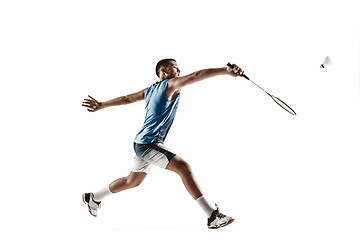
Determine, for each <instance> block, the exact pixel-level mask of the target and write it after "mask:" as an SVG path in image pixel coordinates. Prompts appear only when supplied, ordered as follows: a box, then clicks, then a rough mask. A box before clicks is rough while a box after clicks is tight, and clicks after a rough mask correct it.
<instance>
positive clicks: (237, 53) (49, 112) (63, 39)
mask: <svg viewBox="0 0 360 240" xmlns="http://www.w3.org/2000/svg"><path fill="white" fill-rule="evenodd" d="M332 2H335V1H314V0H313V1H296V2H295V1H280V0H275V1H256V0H252V1H221V2H220V1H195V0H193V1H176V2H175V1H77V0H71V1H65V0H64V1H39V0H36V1H16V0H14V1H1V3H0V34H1V37H0V43H1V44H0V78H1V88H0V91H1V92H0V97H1V105H2V106H1V112H2V114H1V151H0V157H1V168H0V169H1V175H0V180H1V181H0V184H1V188H0V189H1V191H0V194H1V219H2V220H3V221H4V220H5V221H6V222H5V225H4V223H3V224H2V227H1V228H2V232H1V234H3V235H7V237H6V239H24V238H26V239H29V238H37V239H64V238H66V239H75V238H79V237H83V238H84V239H128V238H132V239H145V238H146V239H155V238H156V239H169V238H170V239H184V238H192V239H199V238H202V239H218V238H224V239H233V238H238V239H359V237H360V233H359V226H360V217H359V216H360V207H359V203H360V193H359V183H360V174H359V172H360V171H359V170H360V164H359V159H360V158H359V157H360V154H359V120H360V112H359V106H360V104H359V103H360V86H359V55H360V50H359V49H360V48H359V46H360V40H359V39H360V38H359V35H360V27H359V26H360V21H359V17H358V15H359V13H358V7H357V5H356V1H344V0H343V1H337V2H341V4H340V3H337V4H335V3H332ZM326 56H330V58H331V59H332V60H333V65H332V66H330V67H329V68H325V69H320V68H319V66H320V64H321V63H322V61H323V60H324V59H325V57H326ZM168 57H170V58H175V59H176V60H177V62H178V64H179V67H180V69H181V70H182V74H189V73H191V72H193V71H196V70H199V69H202V68H208V67H223V66H225V64H226V63H227V62H228V61H230V62H234V63H237V64H238V65H239V66H241V67H242V68H243V69H244V70H245V73H246V74H247V75H248V76H249V77H250V78H251V79H252V80H254V81H255V82H256V83H258V84H259V85H260V86H262V87H263V88H264V89H265V90H267V91H269V92H270V93H272V94H274V95H276V96H278V97H280V98H281V99H282V100H284V101H285V102H286V103H288V104H289V105H290V106H291V107H292V108H294V110H295V111H296V112H297V114H298V115H297V116H295V117H294V116H292V115H290V114H288V113H287V112H286V111H284V110H282V109H281V108H280V107H278V106H277V105H276V104H275V103H274V102H273V101H272V100H271V99H270V98H269V97H268V96H267V95H266V94H264V93H263V92H262V91H261V90H260V89H258V88H257V87H256V86H254V85H253V84H251V83H250V82H248V81H246V80H245V79H241V78H232V77H230V76H221V77H216V78H212V79H209V80H205V81H203V82H200V83H197V84H195V85H192V86H189V87H187V88H185V89H183V92H182V93H181V102H180V105H179V109H178V114H177V118H176V120H175V121H174V124H173V127H172V129H171V131H170V133H169V135H168V138H167V141H166V145H167V146H168V147H170V148H171V149H172V150H173V151H174V152H175V153H177V154H178V155H179V156H181V157H182V158H184V159H185V160H187V161H188V162H189V163H190V165H191V166H192V168H193V171H194V173H195V176H196V178H197V180H198V182H199V184H200V185H201V187H202V190H203V191H204V194H205V196H206V197H207V198H208V200H209V201H210V202H211V203H215V202H216V203H218V205H220V210H221V211H222V212H224V213H225V214H229V215H231V216H233V217H234V218H235V222H234V223H233V224H232V225H230V226H228V227H226V228H223V229H220V230H216V231H210V230H207V228H206V217H205V215H204V213H203V212H202V210H201V209H200V208H199V206H198V205H197V204H196V202H195V201H194V200H193V199H192V198H191V197H190V195H188V193H187V192H186V190H185V188H184V187H183V185H182V183H181V181H180V179H179V178H178V176H176V175H175V174H173V173H171V172H167V171H163V170H161V169H158V168H153V170H152V171H151V173H150V174H149V175H148V176H147V178H146V179H145V180H144V182H143V184H142V185H141V186H140V187H138V188H136V189H132V190H129V191H126V192H122V193H119V194H117V195H114V196H112V197H110V198H108V199H105V200H104V201H103V204H102V205H103V207H102V209H101V212H100V216H99V217H98V218H93V217H91V216H90V215H89V213H88V212H87V210H86V207H85V205H84V204H83V203H82V200H81V194H82V193H83V192H88V191H96V190H98V189H100V188H103V187H104V186H106V185H107V184H108V183H110V182H111V181H113V180H114V179H116V178H118V177H122V176H125V175H127V174H128V173H129V170H130V167H131V163H132V159H133V156H134V152H133V149H132V141H133V138H134V137H135V134H136V133H137V132H138V131H139V129H140V127H141V125H142V122H143V118H144V109H143V108H144V105H143V104H144V103H143V102H138V103H135V104H132V105H128V106H123V107H117V108H116V107H114V108H109V109H105V110H102V111H100V112H96V113H89V112H87V111H86V110H85V108H83V107H81V102H82V100H83V98H85V97H87V95H88V94H90V95H92V96H93V97H95V98H97V99H98V100H99V101H104V100H109V99H112V98H115V97H118V96H121V95H126V94H129V93H133V92H136V91H139V90H141V89H143V88H145V87H147V86H149V85H150V84H152V83H153V82H155V81H156V80H157V77H156V75H155V70H154V68H155V65H156V63H157V61H158V60H160V59H162V58H168Z"/></svg>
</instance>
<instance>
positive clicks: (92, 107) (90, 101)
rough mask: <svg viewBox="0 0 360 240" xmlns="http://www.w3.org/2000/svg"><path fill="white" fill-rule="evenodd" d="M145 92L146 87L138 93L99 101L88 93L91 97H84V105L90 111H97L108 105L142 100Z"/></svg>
mask: <svg viewBox="0 0 360 240" xmlns="http://www.w3.org/2000/svg"><path fill="white" fill-rule="evenodd" d="M144 93H145V89H143V90H141V91H139V92H136V93H132V94H129V95H126V96H121V97H118V98H114V99H111V100H109V101H105V102H98V101H97V100H96V99H95V98H93V97H91V96H90V95H88V97H89V98H86V99H84V101H83V103H82V106H84V107H86V108H87V110H88V111H89V112H96V111H98V110H100V109H104V108H107V107H112V106H118V105H125V104H130V103H134V102H137V101H140V100H144Z"/></svg>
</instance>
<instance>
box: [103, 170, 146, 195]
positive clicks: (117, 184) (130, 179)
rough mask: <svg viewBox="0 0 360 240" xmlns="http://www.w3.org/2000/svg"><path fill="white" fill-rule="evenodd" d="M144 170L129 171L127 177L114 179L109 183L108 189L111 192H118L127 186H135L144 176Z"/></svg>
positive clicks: (127, 187)
mask: <svg viewBox="0 0 360 240" xmlns="http://www.w3.org/2000/svg"><path fill="white" fill-rule="evenodd" d="M146 175H147V174H146V173H144V172H130V174H129V175H128V176H127V177H122V178H119V179H116V180H115V181H113V182H112V183H110V184H109V189H110V191H111V192H112V193H118V192H121V191H124V190H126V189H129V188H133V187H137V186H139V185H140V183H141V182H142V181H143V180H144V178H145V177H146Z"/></svg>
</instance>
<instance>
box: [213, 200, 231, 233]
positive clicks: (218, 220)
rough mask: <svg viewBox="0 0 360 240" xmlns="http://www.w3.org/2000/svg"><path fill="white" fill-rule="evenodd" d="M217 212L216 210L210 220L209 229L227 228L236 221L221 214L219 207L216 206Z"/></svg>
mask: <svg viewBox="0 0 360 240" xmlns="http://www.w3.org/2000/svg"><path fill="white" fill-rule="evenodd" d="M215 207H216V210H214V211H213V212H212V214H211V216H210V217H209V218H208V228H209V229H217V228H221V227H225V226H226V225H229V224H230V223H232V222H233V221H234V219H233V218H232V217H230V216H226V215H225V214H222V213H221V212H219V207H218V205H217V204H215Z"/></svg>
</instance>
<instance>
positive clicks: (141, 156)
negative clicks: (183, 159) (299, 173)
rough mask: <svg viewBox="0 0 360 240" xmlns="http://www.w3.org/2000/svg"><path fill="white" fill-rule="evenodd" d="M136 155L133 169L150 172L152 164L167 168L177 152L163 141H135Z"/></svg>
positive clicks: (134, 170)
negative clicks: (147, 142)
mask: <svg viewBox="0 0 360 240" xmlns="http://www.w3.org/2000/svg"><path fill="white" fill-rule="evenodd" d="M134 150H135V153H136V155H135V157H134V162H133V166H132V168H131V171H133V172H145V173H148V172H149V171H150V170H151V167H152V165H155V166H157V167H160V168H166V166H167V165H168V164H169V162H170V160H171V159H172V158H173V157H175V155H176V154H174V153H172V152H171V151H170V150H169V149H168V148H167V147H166V146H165V145H164V144H163V143H149V144H139V143H134Z"/></svg>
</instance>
